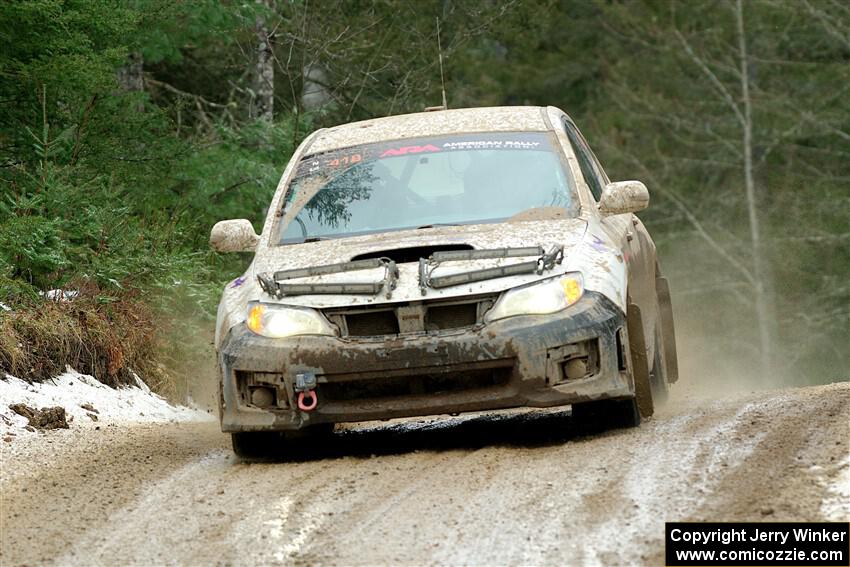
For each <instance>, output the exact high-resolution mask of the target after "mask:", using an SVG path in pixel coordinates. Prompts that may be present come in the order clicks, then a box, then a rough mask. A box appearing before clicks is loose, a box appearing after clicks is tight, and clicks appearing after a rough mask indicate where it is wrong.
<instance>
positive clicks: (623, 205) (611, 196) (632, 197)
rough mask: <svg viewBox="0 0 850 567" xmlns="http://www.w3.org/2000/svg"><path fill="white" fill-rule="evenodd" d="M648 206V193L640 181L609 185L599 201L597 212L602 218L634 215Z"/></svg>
mask: <svg viewBox="0 0 850 567" xmlns="http://www.w3.org/2000/svg"><path fill="white" fill-rule="evenodd" d="M647 206H649V191H647V189H646V185H644V184H643V183H641V182H640V181H617V182H616V183H609V184H608V185H606V186H605V189H604V190H603V191H602V197H601V198H600V199H599V212H600V213H601V214H602V215H603V216H608V215H622V214H625V213H636V212H638V211H642V210H644V209H645V208H646V207H647Z"/></svg>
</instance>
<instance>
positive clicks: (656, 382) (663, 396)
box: [649, 328, 670, 402]
mask: <svg viewBox="0 0 850 567" xmlns="http://www.w3.org/2000/svg"><path fill="white" fill-rule="evenodd" d="M666 346H667V345H665V344H664V340H663V339H662V338H661V332H660V331H659V330H658V329H657V328H656V331H655V356H654V357H653V359H652V370H650V371H649V383H650V387H651V388H652V399H653V401H654V402H664V401H666V400H667V395H668V393H669V391H670V386H669V380H668V379H667V366H666V364H665V362H664V360H665V358H666V352H665V347H666Z"/></svg>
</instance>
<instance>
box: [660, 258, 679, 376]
mask: <svg viewBox="0 0 850 567" xmlns="http://www.w3.org/2000/svg"><path fill="white" fill-rule="evenodd" d="M655 290H656V293H657V295H658V317H659V321H660V324H661V339H662V342H663V343H664V364H665V368H666V374H667V383H668V384H675V383H676V381H677V380H679V359H678V356H677V352H676V329H675V326H674V324H673V304H672V302H671V300H670V285H669V284H668V283H667V278H664V277H661V271H660V269H659V268H658V267H656V277H655Z"/></svg>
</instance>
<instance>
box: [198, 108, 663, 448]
mask: <svg viewBox="0 0 850 567" xmlns="http://www.w3.org/2000/svg"><path fill="white" fill-rule="evenodd" d="M648 203H649V194H648V192H647V189H646V187H645V186H644V185H643V184H642V183H641V182H639V181H621V182H615V183H612V182H610V180H609V179H608V176H607V175H606V174H605V171H604V170H603V169H602V166H601V165H600V163H599V161H598V160H597V159H596V157H595V156H594V154H593V152H592V151H591V150H590V148H589V147H588V145H587V143H586V142H585V140H584V138H583V137H582V135H581V134H580V133H579V131H578V129H577V128H576V126H575V124H574V123H573V121H572V120H571V119H570V118H569V116H567V115H566V114H565V113H563V112H562V111H560V110H558V109H556V108H552V107H548V108H540V107H501V108H475V109H458V110H444V111H437V112H424V113H419V114H409V115H404V116H390V117H386V118H379V119H375V120H369V121H365V122H356V123H352V124H344V125H341V126H336V127H334V128H329V129H324V130H318V131H316V132H314V133H313V134H311V135H310V136H309V137H308V138H307V139H306V140H305V141H304V142H303V143H302V144H301V146H300V147H299V148H298V149H297V150H296V152H295V154H294V155H293V157H292V159H291V161H290V163H289V165H288V167H287V168H286V171H285V172H284V174H283V177H282V178H281V181H280V184H279V185H278V188H277V192H276V194H275V196H274V198H273V199H272V202H271V205H270V208H269V212H268V216H267V218H266V220H265V224H264V226H263V231H262V234H260V235H257V234H256V233H255V232H254V229H253V227H252V225H251V224H250V223H249V221H247V220H228V221H222V222H219V223H218V224H216V225H215V227H214V228H213V230H212V234H211V239H210V241H211V244H212V245H213V247H214V248H216V249H217V250H219V251H225V252H226V251H253V252H254V259H253V262H252V263H251V265H250V267H249V268H248V270H247V271H246V272H245V274H243V275H241V276H240V277H238V278H236V279H235V280H234V281H232V282H231V283H230V284H228V285H227V287H226V288H225V290H224V294H223V297H222V300H221V304H220V307H219V312H218V321H217V327H216V338H215V346H216V350H217V353H218V362H219V370H220V380H221V388H220V392H221V395H220V403H221V408H220V410H221V411H220V416H221V426H222V430H223V431H225V432H230V433H232V436H233V446H234V449H235V451H236V452H237V453H238V454H241V455H245V456H256V455H260V454H263V453H265V452H266V451H267V450H270V449H272V448H273V447H274V446H275V445H278V444H279V442H280V441H282V440H285V439H287V438H290V437H294V436H303V435H305V434H309V433H314V432H319V431H327V430H328V429H329V428H332V426H333V424H334V423H340V422H351V421H364V420H376V419H390V418H398V417H409V416H421V415H435V414H454V413H460V412H470V411H481V410H493V409H502V408H516V407H537V408H543V407H553V406H565V405H570V406H572V412H573V415H574V416H575V418H576V419H584V418H589V417H591V416H592V417H594V418H595V419H602V420H605V421H607V422H609V423H610V424H611V425H614V426H635V425H638V424H639V422H640V419H641V416H643V417H646V416H648V415H651V414H652V411H653V395H654V396H656V399H657V397H658V396H663V395H664V394H665V393H666V391H667V385H668V383H670V382H674V381H675V380H676V378H677V365H676V347H675V338H674V331H673V319H672V309H671V305H670V296H669V291H668V287H667V282H666V280H665V279H664V278H663V277H662V276H661V271H660V267H659V263H658V259H657V258H656V252H655V245H654V243H653V242H652V239H651V238H650V236H649V234H648V233H647V231H646V229H645V228H644V225H643V224H642V223H641V221H640V219H638V217H637V216H635V215H634V213H635V212H636V211H639V210H641V209H644V208H645V207H646V206H647V205H648Z"/></svg>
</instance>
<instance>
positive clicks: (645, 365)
mask: <svg viewBox="0 0 850 567" xmlns="http://www.w3.org/2000/svg"><path fill="white" fill-rule="evenodd" d="M626 323H627V325H628V330H629V355H630V358H631V370H632V379H633V380H634V385H635V401H636V403H637V407H638V411H639V412H640V416H641V417H642V418H647V417H650V416H651V415H652V414H653V413H654V412H655V404H654V403H653V401H652V383H651V381H650V370H649V360H648V357H647V351H646V338H645V337H644V334H643V318H642V316H641V313H640V307H638V306H637V305H635V304H634V303H629V308H628V313H627V314H626Z"/></svg>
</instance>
